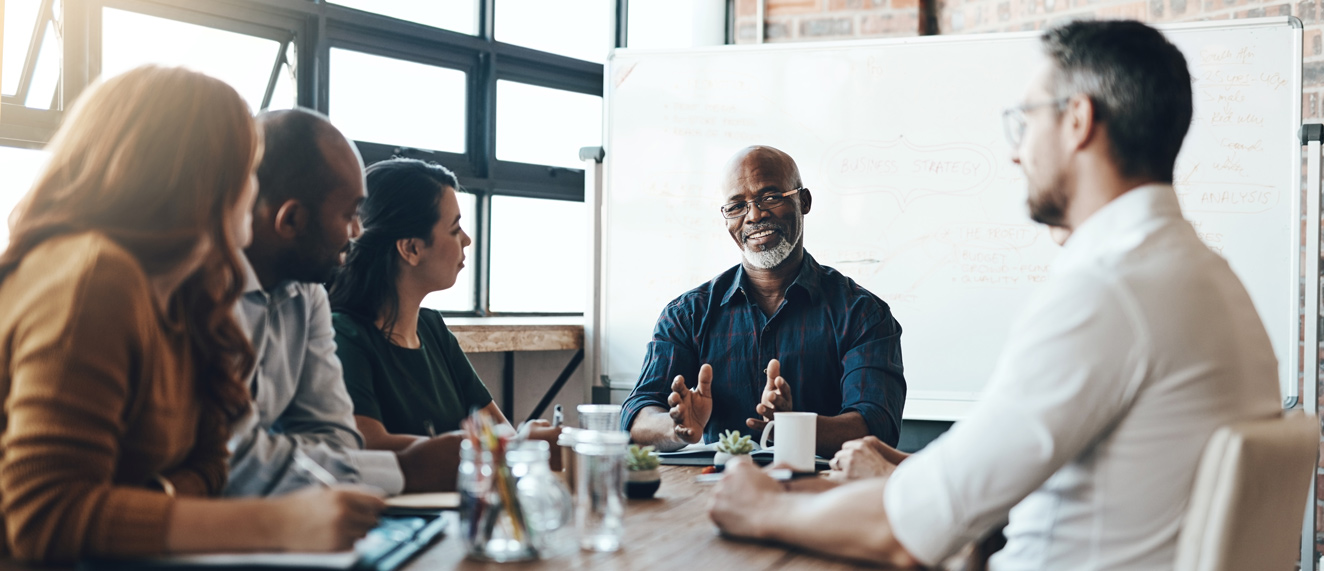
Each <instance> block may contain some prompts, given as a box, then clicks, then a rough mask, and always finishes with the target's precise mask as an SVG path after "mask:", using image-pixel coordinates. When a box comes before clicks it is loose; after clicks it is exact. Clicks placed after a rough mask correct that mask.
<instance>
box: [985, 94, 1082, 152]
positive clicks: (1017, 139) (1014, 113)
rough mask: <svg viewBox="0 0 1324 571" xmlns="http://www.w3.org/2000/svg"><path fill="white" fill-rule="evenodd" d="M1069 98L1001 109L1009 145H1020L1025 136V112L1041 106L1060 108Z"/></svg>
mask: <svg viewBox="0 0 1324 571" xmlns="http://www.w3.org/2000/svg"><path fill="white" fill-rule="evenodd" d="M1070 100H1071V98H1070V97H1061V98H1058V99H1054V100H1052V101H1041V102H1039V103H1026V104H1025V105H1018V106H1016V107H1012V108H1011V109H1007V110H1006V111H1003V112H1002V128H1003V129H1004V130H1005V132H1006V135H1007V141H1008V142H1010V143H1011V146H1013V147H1019V146H1020V145H1021V140H1022V139H1024V138H1025V123H1026V121H1025V114H1026V113H1028V112H1030V111H1034V110H1035V109H1039V108H1041V107H1048V106H1050V105H1051V106H1053V107H1056V108H1058V109H1059V110H1060V109H1062V108H1063V107H1064V106H1066V104H1067V101H1070Z"/></svg>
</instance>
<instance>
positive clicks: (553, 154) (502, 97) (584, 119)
mask: <svg viewBox="0 0 1324 571" xmlns="http://www.w3.org/2000/svg"><path fill="white" fill-rule="evenodd" d="M496 119H497V133H496V143H497V147H496V153H497V158H499V159H501V160H503V161H518V162H522V163H534V164H542V165H553V166H560V167H566V168H573V169H579V168H584V163H583V162H581V161H580V160H579V148H580V147H591V146H597V145H601V144H602V98H601V97H598V96H595V95H584V94H582V93H574V92H570V91H561V90H558V89H548V88H546V87H538V86H536V85H529V84H526V83H516V82H514V81H498V82H497V113H496Z"/></svg>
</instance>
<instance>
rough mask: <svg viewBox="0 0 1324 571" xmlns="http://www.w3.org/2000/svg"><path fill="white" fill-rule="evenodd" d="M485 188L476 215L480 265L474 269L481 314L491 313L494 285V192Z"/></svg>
mask: <svg viewBox="0 0 1324 571" xmlns="http://www.w3.org/2000/svg"><path fill="white" fill-rule="evenodd" d="M490 190H491V189H484V190H483V192H482V193H481V194H479V195H478V201H477V208H475V210H476V211H477V212H475V213H474V214H475V215H476V218H477V219H478V220H477V223H478V226H477V228H475V229H474V233H476V234H477V235H478V237H477V243H476V244H474V249H475V250H477V252H478V267H477V268H475V269H474V279H475V280H476V281H475V283H474V304H475V310H476V311H477V313H478V315H479V316H488V315H491V313H492V312H491V310H490V309H489V308H490V307H491V302H492V299H491V291H490V289H491V285H492V193H491V192H490Z"/></svg>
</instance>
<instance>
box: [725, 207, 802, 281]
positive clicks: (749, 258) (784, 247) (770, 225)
mask: <svg viewBox="0 0 1324 571" xmlns="http://www.w3.org/2000/svg"><path fill="white" fill-rule="evenodd" d="M803 228H804V215H802V214H799V213H797V214H796V225H795V236H788V235H787V233H786V228H784V227H783V226H782V225H781V224H777V223H774V222H764V223H762V224H757V225H754V226H751V227H749V228H746V229H745V235H749V234H753V233H755V232H760V231H762V230H768V229H773V230H776V231H777V233H778V235H779V236H780V237H781V241H779V242H777V245H775V246H773V247H771V248H768V249H766V250H763V251H754V250H752V249H750V248H749V247H748V246H745V245H743V244H742V245H741V248H740V253H741V255H743V256H744V258H745V263H747V264H749V265H750V266H752V267H755V268H758V269H760V270H771V269H773V268H775V267H777V266H780V265H782V263H784V262H786V260H787V258H790V257H791V253H792V252H794V251H795V245H796V244H799V243H800V236H802V235H803V233H804V230H803Z"/></svg>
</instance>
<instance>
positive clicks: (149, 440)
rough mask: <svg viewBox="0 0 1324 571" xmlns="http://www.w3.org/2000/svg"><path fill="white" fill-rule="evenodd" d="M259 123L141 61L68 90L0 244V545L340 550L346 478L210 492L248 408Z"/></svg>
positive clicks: (363, 519) (219, 482) (361, 521)
mask: <svg viewBox="0 0 1324 571" xmlns="http://www.w3.org/2000/svg"><path fill="white" fill-rule="evenodd" d="M260 146H261V137H260V136H259V133H258V129H257V126H256V124H255V122H254V121H253V119H252V117H251V115H250V114H249V111H248V108H247V106H246V105H245V103H244V101H243V100H242V99H241V98H240V97H239V95H238V93H236V92H235V91H234V89H233V88H231V87H230V86H228V85H226V84H225V83H223V82H221V81H220V80H217V79H214V78H211V77H208V76H206V75H203V74H200V73H197V72H193V71H188V70H185V69H181V68H162V67H142V68H138V69H135V70H132V71H129V72H127V73H125V74H123V75H120V76H117V77H113V78H110V79H108V80H106V81H105V82H104V83H102V84H100V85H97V86H95V87H93V88H91V89H89V91H88V92H87V93H86V94H84V95H83V96H82V98H80V100H79V102H78V103H77V104H76V105H75V106H74V108H73V109H72V110H71V111H70V113H69V114H68V116H67V117H66V119H65V124H64V125H63V126H62V127H61V129H60V131H59V132H58V133H57V134H56V135H55V137H54V138H53V139H52V140H51V142H50V144H49V146H48V149H49V151H50V159H49V163H48V164H47V166H46V168H45V171H44V173H43V174H42V175H41V176H40V177H38V180H37V182H36V184H35V185H34V186H33V188H32V190H31V191H30V192H29V193H28V195H27V196H25V197H24V198H23V200H22V201H21V202H20V203H19V206H18V207H17V208H16V210H15V211H14V213H13V215H12V216H10V218H9V220H10V226H11V241H10V244H9V246H8V248H7V249H6V250H5V251H4V252H3V254H0V396H2V397H3V398H4V409H3V413H0V430H2V431H3V432H0V513H3V520H2V529H3V531H4V535H3V537H4V541H3V543H0V554H4V555H8V556H10V557H15V558H19V559H23V560H30V561H41V562H67V561H73V560H76V559H80V558H84V557H110V558H125V557H138V556H152V555H162V554H166V553H188V552H205V551H248V550H286V549H289V550H303V551H309V550H314V551H322V550H341V549H347V548H349V547H351V546H352V545H353V542H354V540H356V539H357V538H358V537H361V536H362V535H363V534H364V533H365V532H366V531H367V530H368V529H370V528H371V527H372V525H374V523H375V521H376V515H377V513H378V512H379V511H380V509H381V507H382V505H381V500H380V499H379V498H377V497H376V496H374V495H372V494H369V493H365V492H363V491H360V490H355V489H350V488H339V487H337V488H331V489H312V490H307V491H303V492H299V493H295V494H290V495H288V496H284V497H282V498H278V499H274V500H217V499H208V498H207V496H216V495H218V494H219V493H220V492H221V491H222V489H223V488H224V486H225V481H226V459H227V454H228V453H227V450H226V441H227V440H228V437H229V427H230V426H231V425H232V423H234V422H235V421H236V420H238V419H239V418H240V417H242V416H243V415H245V414H247V413H248V411H249V394H248V390H247V388H246V386H245V383H244V381H243V379H244V377H245V375H246V374H247V372H248V371H249V370H250V368H251V367H252V365H253V351H252V348H251V347H250V346H249V344H248V341H247V340H246V338H245V337H244V334H243V332H242V331H241V330H240V329H239V328H238V326H237V324H236V323H235V322H234V319H233V317H232V314H231V310H232V307H233V305H234V302H235V300H236V299H237V298H238V296H239V292H240V289H241V288H242V285H243V279H242V275H243V274H242V273H241V267H242V266H241V265H240V263H239V258H238V256H240V255H242V254H241V253H240V248H242V247H243V246H244V245H246V244H247V243H248V240H249V235H250V232H251V229H250V226H251V223H250V216H251V210H252V206H253V200H254V195H255V194H256V188H255V184H256V183H255V179H254V176H253V171H254V168H255V165H256V164H257V159H258V157H259V155H260V154H261V148H260Z"/></svg>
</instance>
